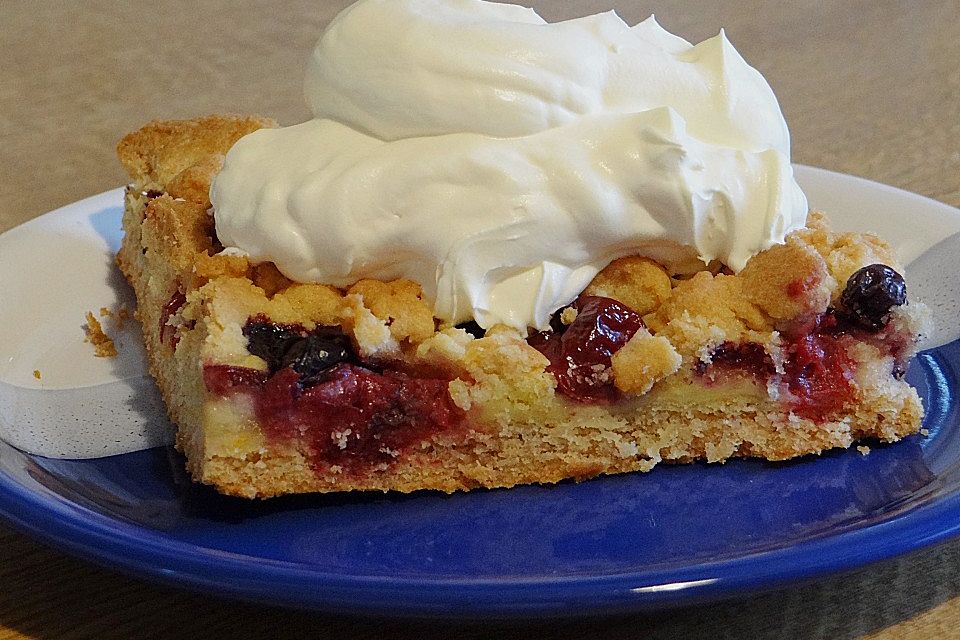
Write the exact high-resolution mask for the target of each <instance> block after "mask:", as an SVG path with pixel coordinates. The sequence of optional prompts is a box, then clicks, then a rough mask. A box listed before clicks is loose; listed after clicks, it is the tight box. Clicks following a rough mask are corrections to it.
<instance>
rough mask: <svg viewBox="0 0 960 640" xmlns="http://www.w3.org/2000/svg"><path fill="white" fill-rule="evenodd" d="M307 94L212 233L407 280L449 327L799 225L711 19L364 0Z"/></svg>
mask: <svg viewBox="0 0 960 640" xmlns="http://www.w3.org/2000/svg"><path fill="white" fill-rule="evenodd" d="M306 99H307V102H308V103H309V105H310V107H311V110H312V111H313V114H314V116H315V118H314V119H313V120H310V121H308V122H305V123H302V124H299V125H295V126H292V127H286V128H281V129H266V130H260V131H257V132H254V133H252V134H250V135H248V136H246V137H244V138H242V139H241V140H240V141H239V142H238V143H237V144H236V145H235V146H234V147H233V148H232V149H231V150H230V152H229V153H228V155H227V158H226V161H225V164H224V168H223V170H222V172H221V173H220V174H219V176H218V177H217V179H216V180H215V182H214V184H213V187H212V189H211V201H212V203H213V205H214V211H215V216H216V223H217V234H218V236H219V238H220V240H221V241H222V242H223V243H224V245H225V246H228V247H236V248H238V249H240V250H242V251H244V252H246V253H247V254H248V255H249V256H250V257H251V259H253V260H254V261H257V262H261V261H272V262H274V263H275V264H276V265H277V267H278V268H279V269H280V271H281V272H283V273H284V274H285V275H286V276H288V277H289V278H291V279H293V280H297V281H300V282H321V283H327V284H332V285H335V286H341V287H344V286H349V285H351V284H353V283H354V282H356V281H357V280H359V279H361V278H377V279H381V280H390V279H394V278H401V277H405V278H410V279H412V280H414V281H416V282H418V283H420V285H421V286H423V288H424V292H425V295H426V296H427V297H428V298H429V299H430V300H431V301H432V302H433V304H434V312H435V314H436V316H437V317H438V318H441V319H442V320H444V321H447V322H450V323H458V322H462V321H466V320H470V319H475V320H476V321H477V323H478V324H480V326H482V327H485V328H486V327H490V326H492V325H494V324H497V323H503V324H506V325H509V326H513V327H516V328H518V329H525V328H526V327H528V326H531V327H535V328H538V329H543V328H546V327H547V326H548V324H549V319H550V315H551V313H552V312H553V311H555V310H556V309H558V308H559V307H561V306H563V305H565V304H567V303H569V302H570V301H571V300H573V299H574V298H575V297H576V296H577V295H578V294H579V293H580V291H582V290H583V289H584V288H585V287H586V286H587V284H589V283H590V281H591V280H592V279H593V277H594V276H595V275H596V274H597V273H598V272H599V271H600V270H601V269H602V268H603V267H604V266H606V265H607V264H608V263H609V262H610V261H612V260H614V259H616V258H618V257H621V256H624V255H631V254H639V255H645V256H648V257H651V258H653V259H655V260H658V261H660V262H661V263H663V264H664V265H666V266H667V268H668V269H670V270H671V271H673V272H675V273H681V272H689V271H692V270H696V269H698V268H702V266H703V263H704V262H709V261H711V260H714V259H716V260H720V261H722V262H723V263H724V264H726V265H728V266H729V267H731V268H732V269H734V270H740V269H741V268H743V266H744V264H745V263H746V261H747V260H748V259H749V258H750V257H751V256H752V255H754V254H756V253H757V252H759V251H761V250H763V249H766V248H768V247H770V246H772V245H773V244H776V243H779V242H782V241H783V239H784V236H785V234H787V233H789V232H790V231H792V230H794V229H797V228H800V227H802V226H803V224H804V223H805V220H806V214H807V203H806V199H805V197H804V195H803V193H802V191H801V190H800V188H799V187H798V185H797V183H796V182H795V180H794V178H793V172H792V169H791V166H790V141H789V133H788V131H787V127H786V123H785V122H784V119H783V116H782V114H781V112H780V108H779V105H778V104H777V100H776V98H775V96H774V95H773V92H772V91H771V89H770V87H769V85H768V84H767V83H766V81H765V80H764V79H763V77H762V76H761V75H760V74H759V73H758V72H757V71H756V70H755V69H753V68H752V67H750V66H749V65H748V64H747V63H746V62H745V61H744V60H743V58H742V57H741V56H740V55H739V54H738V53H737V51H736V50H735V49H734V48H733V46H732V45H731V44H730V42H729V41H728V40H727V39H726V37H725V35H724V34H723V32H722V31H721V33H720V34H719V35H717V36H716V37H714V38H711V39H709V40H705V41H704V42H701V43H700V44H698V45H696V46H693V45H691V44H689V43H688V42H686V41H685V40H683V39H681V38H679V37H677V36H674V35H671V34H670V33H668V32H666V31H665V30H664V29H662V28H661V27H660V26H659V25H658V24H657V23H656V21H655V20H654V19H653V18H652V17H651V18H649V19H648V20H646V21H644V22H642V23H640V24H638V25H636V26H633V27H630V26H628V25H626V24H625V23H624V22H623V21H622V20H621V19H620V18H619V17H618V16H617V15H616V14H614V13H612V12H610V13H603V14H599V15H595V16H588V17H584V18H579V19H575V20H569V21H566V22H560V23H555V24H547V23H546V22H544V21H543V19H541V18H540V16H538V15H537V14H536V13H535V12H534V11H533V10H531V9H526V8H523V7H518V6H515V5H506V4H503V5H501V4H493V3H488V2H483V1H481V0H362V1H361V2H358V3H356V4H354V5H352V6H351V7H349V8H347V9H346V10H345V11H344V12H343V13H341V14H340V15H339V16H338V17H337V18H336V19H335V20H334V21H333V22H332V23H331V24H330V25H329V27H328V28H327V30H326V31H325V32H324V34H323V36H322V37H321V39H320V42H319V43H318V45H317V47H316V50H315V51H314V54H313V56H312V58H311V60H310V63H309V65H308V70H307V78H306Z"/></svg>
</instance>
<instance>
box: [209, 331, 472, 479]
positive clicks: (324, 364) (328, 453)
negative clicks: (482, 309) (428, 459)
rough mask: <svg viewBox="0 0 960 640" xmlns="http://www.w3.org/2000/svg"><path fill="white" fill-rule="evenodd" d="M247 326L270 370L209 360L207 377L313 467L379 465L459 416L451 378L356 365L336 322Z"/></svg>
mask: <svg viewBox="0 0 960 640" xmlns="http://www.w3.org/2000/svg"><path fill="white" fill-rule="evenodd" d="M244 333H245V334H246V335H247V336H248V339H249V340H250V350H251V352H254V353H257V355H261V354H262V355H261V357H264V356H266V357H264V359H265V360H267V362H268V366H269V367H270V370H269V371H256V370H254V369H249V368H245V367H233V366H226V365H207V366H205V367H204V371H203V379H204V384H205V385H206V387H207V389H208V390H209V391H210V392H211V393H213V394H216V395H221V396H224V395H230V394H233V393H245V394H248V395H249V396H250V397H251V398H252V399H253V402H254V410H255V411H256V416H257V420H258V422H259V423H260V425H261V427H262V428H263V431H264V433H265V435H267V436H268V437H271V438H274V439H277V440H280V441H284V442H287V441H290V440H296V441H298V442H299V443H300V447H301V451H303V453H304V454H305V455H306V456H307V457H308V458H309V460H310V462H311V464H312V465H313V466H314V467H315V468H316V469H317V470H318V471H323V472H329V471H330V469H331V467H335V466H336V467H340V469H341V472H354V473H363V472H366V471H369V470H371V469H375V468H378V467H379V466H381V465H384V464H389V463H390V462H393V461H394V460H395V459H396V458H398V457H399V456H401V455H402V454H403V453H404V452H406V451H409V450H410V449H412V448H413V447H414V446H416V445H418V444H420V443H421V442H423V441H424V440H426V439H428V438H430V437H431V436H434V435H437V434H439V433H444V432H449V431H452V430H453V429H454V428H456V427H457V426H459V425H460V424H461V423H462V422H463V417H464V412H463V411H462V410H461V409H460V408H459V407H457V406H456V405H455V404H454V403H453V400H452V399H451V398H450V394H449V393H448V391H447V386H448V380H446V379H442V378H420V377H414V376H410V375H407V374H406V373H401V372H397V371H384V372H383V373H378V372H376V371H373V370H371V369H369V368H367V367H365V366H362V365H360V364H355V362H357V358H356V354H355V353H354V352H353V350H352V347H349V341H348V340H346V336H345V335H344V334H343V333H342V332H341V331H340V330H339V329H337V328H334V327H318V328H317V329H316V330H314V331H311V332H307V331H305V330H303V329H302V328H300V327H295V326H286V325H271V324H270V323H269V322H268V321H266V320H265V319H263V318H256V319H252V320H251V321H250V322H248V323H247V326H246V327H244Z"/></svg>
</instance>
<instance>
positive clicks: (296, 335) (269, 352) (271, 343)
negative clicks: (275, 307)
mask: <svg viewBox="0 0 960 640" xmlns="http://www.w3.org/2000/svg"><path fill="white" fill-rule="evenodd" d="M303 333H304V332H303V330H302V329H299V328H298V327H294V326H290V325H283V324H275V323H273V322H267V321H260V320H256V319H251V320H249V321H248V322H247V324H246V325H244V327H243V335H245V336H246V337H247V351H249V352H250V353H252V354H253V355H255V356H259V357H261V358H263V359H264V360H266V362H267V366H268V367H270V371H271V372H273V371H276V370H277V369H280V368H281V367H282V366H284V365H283V360H284V356H285V355H286V353H287V351H288V350H289V349H290V347H291V346H293V345H294V344H296V343H297V342H298V341H300V340H303Z"/></svg>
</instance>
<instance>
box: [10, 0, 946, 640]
mask: <svg viewBox="0 0 960 640" xmlns="http://www.w3.org/2000/svg"><path fill="white" fill-rule="evenodd" d="M197 4H198V6H196V7H191V5H192V3H177V2H158V3H150V2H146V1H145V0H131V1H130V2H126V3H123V2H108V1H106V0H87V1H86V2H68V1H66V0H43V1H35V2H28V1H27V0H5V1H3V2H0V231H2V230H5V229H8V228H10V227H13V226H15V225H17V224H19V223H21V222H24V221H26V220H29V219H31V218H33V217H34V216H37V215H39V214H41V213H43V212H45V211H48V210H50V209H53V208H55V207H58V206H60V205H64V204H67V203H69V202H72V201H75V200H78V199H80V198H83V197H85V196H89V195H92V194H95V193H99V192H101V191H105V190H107V189H110V188H112V187H116V186H118V185H121V184H123V183H124V181H125V176H124V175H123V173H122V172H121V170H120V168H119V167H118V165H117V163H116V161H115V159H114V155H113V147H114V145H115V143H116V141H117V139H118V138H119V137H120V136H121V135H123V134H124V133H125V132H127V131H129V130H131V129H134V128H136V127H138V126H140V125H141V124H142V123H144V122H146V121H148V120H151V119H154V118H178V117H190V116H195V115H200V114H205V113H208V112H242V113H262V114H266V115H272V116H275V117H277V118H278V119H279V120H280V121H281V122H282V123H286V124H292V123H295V122H298V121H301V120H303V119H305V118H306V117H307V111H306V109H305V107H304V105H303V102H302V98H301V77H302V68H303V63H304V60H305V57H306V55H307V54H308V52H309V51H310V49H311V48H312V45H313V43H314V41H315V40H316V38H317V36H318V34H319V32H320V30H321V28H322V26H323V25H324V24H325V23H326V22H327V21H328V20H329V19H330V18H331V17H332V16H333V15H334V13H335V12H336V11H337V10H338V9H339V8H340V7H342V6H343V5H344V4H346V2H345V1H344V0H329V1H324V0H314V1H313V2H307V1H302V0H297V1H291V2H285V3H276V7H275V6H274V3H271V2H267V1H263V2H236V3H231V2H229V1H228V0H216V1H210V2H205V3H197ZM281 5H282V8H279V7H280V6H281ZM536 6H537V8H538V9H539V10H540V11H541V13H542V14H543V15H544V16H545V17H547V18H548V19H561V18H569V17H574V16H577V15H582V14H585V13H589V12H594V11H598V10H602V9H607V8H611V7H613V8H616V9H617V10H618V12H619V13H620V15H621V16H623V17H624V18H625V19H626V20H627V21H628V22H635V21H638V20H640V19H642V18H644V17H646V16H647V15H648V14H649V13H651V12H653V13H656V14H657V16H658V17H659V19H660V21H661V23H662V24H663V25H664V26H665V27H666V28H668V29H670V30H672V31H674V32H676V33H679V34H680V35H683V36H685V37H686V38H688V39H691V40H700V39H702V38H705V37H708V36H711V35H713V34H714V33H715V32H716V31H717V30H718V29H719V27H721V26H724V27H726V28H727V33H728V35H729V37H730V38H731V40H732V41H733V42H734V44H735V45H736V46H737V47H738V48H739V50H740V51H741V53H742V54H743V55H744V57H746V59H747V60H748V61H750V62H751V63H752V64H753V65H754V66H756V67H758V68H759V69H760V70H761V71H762V72H763V73H764V74H765V75H766V77H767V78H768V80H769V81H770V83H771V84H772V86H773V87H774V89H775V91H776V92H777V94H778V96H779V98H780V102H781V105H782V107H783V111H784V113H785V114H786V118H787V121H788V123H789V124H790V127H791V130H792V134H793V143H794V160H795V161H797V162H801V163H805V164H811V165H816V166H821V167H825V168H828V169H833V170H835V171H841V172H845V173H851V174H855V175H859V176H864V177H867V178H870V179H873V180H877V181H879V182H884V183H888V184H891V185H894V186H897V187H901V188H903V189H907V190H909V191H914V192H917V193H920V194H923V195H925V196H928V197H931V198H934V199H937V200H940V201H942V202H946V203H948V204H951V205H953V206H957V205H960V2H958V1H957V0H938V1H934V0H931V1H929V2H923V1H918V2H898V1H894V0H881V1H877V2H874V1H870V0H849V1H837V2H828V1H815V0H794V1H793V2H774V1H770V2H762V1H760V0H704V1H702V2H686V3H681V2H668V1H666V0H663V1H658V0H636V1H628V0H618V1H612V0H611V2H603V1H601V0H577V1H569V2H560V1H552V2H551V1H548V0H542V1H539V2H536ZM0 304H3V299H2V292H0ZM958 552H960V542H951V543H947V544H943V545H940V546H937V547H933V548H930V549H925V550H923V551H920V552H917V553H915V554H913V555H911V556H908V557H904V558H899V559H896V560H892V561H887V562H884V563H881V564H878V565H873V566H869V567H866V568H864V569H861V570H859V571H857V572H855V573H852V574H848V575H845V576H839V577H834V578H831V579H827V580H822V581H819V582H815V583H812V584H807V585H804V586H800V587H794V588H791V589H787V590H783V591H780V592H776V593H772V594H766V595H761V596H754V597H751V598H748V599H745V600H737V601H731V602H725V603H720V604H716V605H711V606H707V607H701V608H694V609H683V610H679V611H672V612H664V613H662V614H658V615H655V616H629V617H620V618H614V619H602V620H572V621H565V622H561V623H530V624H526V625H515V624H495V623H486V624H482V623H470V624H458V623H452V622H444V623H431V622H422V621H413V622H411V621H396V620H386V621H384V620H364V619H352V618H347V617H343V616H336V615H313V614H307V613H298V612H287V611H282V610H279V609H273V608H267V607H260V606H255V605H248V604H238V603H233V602H230V601H224V600H220V599H218V598H215V597H211V596H207V595H197V594H193V593H190V592H187V591H180V590H176V589H172V588H166V587H158V586H154V585H153V584H150V583H147V582H144V581H141V580H139V579H136V578H130V577H126V576H123V575H119V574H116V573H114V572H112V571H110V570H106V569H101V568H98V567H96V566H94V565H91V564H89V563H87V562H85V561H81V560H76V559H74V558H71V557H69V556H66V555H64V554H62V553H59V552H57V551H54V550H51V549H49V548H48V547H46V546H44V545H42V544H38V543H36V542H34V541H32V540H31V539H29V538H27V537H26V536H23V535H21V534H19V533H16V532H13V531H11V530H8V529H5V528H0V639H3V638H61V637H65V638H66V637H69V638H74V637H76V638H79V637H96V638H138V637H180V636H183V637H191V638H214V637H237V638H241V637H243V638H246V637H283V636H287V635H289V636H304V635H306V636H315V637H336V638H340V639H343V640H346V639H349V638H378V637H394V638H424V639H426V638H448V637H468V638H481V637H504V638H521V637H524V638H526V637H534V638H535V637H551V638H595V637H611V638H621V637H623V638H626V637H641V636H642V637H654V638H718V637H729V638H739V637H743V638H782V637H786V638H821V637H822V638H860V637H871V638H900V637H904V638H907V637H909V638H940V637H944V638H946V637H960V553H958Z"/></svg>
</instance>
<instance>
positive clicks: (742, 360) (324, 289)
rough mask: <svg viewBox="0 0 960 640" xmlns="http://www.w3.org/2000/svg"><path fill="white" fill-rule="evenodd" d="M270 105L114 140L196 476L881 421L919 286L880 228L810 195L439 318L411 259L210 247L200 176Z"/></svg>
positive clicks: (367, 478)
mask: <svg viewBox="0 0 960 640" xmlns="http://www.w3.org/2000/svg"><path fill="white" fill-rule="evenodd" d="M271 124H272V123H270V122H268V121H264V120H260V119H252V118H231V117H211V118H203V119H198V120H193V121H185V122H158V123H152V124H150V125H147V126H146V127H144V128H143V129H141V130H140V131H138V132H136V133H134V134H131V135H130V136H128V137H127V138H125V139H124V141H123V142H122V143H121V145H120V147H119V152H120V157H121V159H122V161H123V163H124V165H125V167H126V168H127V169H128V171H129V172H130V173H131V175H132V176H133V178H134V183H133V184H132V185H131V186H130V187H129V188H128V190H127V199H126V212H125V216H124V228H125V231H126V236H125V240H124V243H123V247H122V249H121V252H120V254H119V263H120V265H121V267H122V269H123V271H124V273H125V274H126V275H127V277H128V278H129V280H130V282H131V283H132V284H133V286H134V288H135V289H136V293H137V299H138V310H137V315H138V317H139V319H140V321H141V322H142V324H143V328H144V335H145V339H146V344H147V348H148V352H149V356H150V367H151V371H152V373H153V375H154V376H155V378H156V379H157V382H158V384H159V386H160V389H161V391H162V392H163V396H164V398H165V400H166V403H167V406H168V408H169V410H170V415H171V418H172V419H173V420H174V421H175V422H176V423H177V424H178V426H179V431H178V444H179V447H180V448H181V449H182V450H183V451H184V453H185V454H186V457H187V462H188V467H189V470H190V472H191V474H192V475H193V477H194V478H195V479H196V480H198V481H201V482H205V483H210V484H213V485H214V486H216V487H217V488H218V489H219V490H220V491H222V492H225V493H229V494H235V495H242V496H271V495H277V494H283V493H290V492H307V491H340V490H353V489H381V490H398V491H411V490H417V489H424V488H426V489H439V490H442V491H453V490H458V489H470V488H474V487H504V486H511V485H515V484H518V483H530V482H555V481H559V480H562V479H565V478H587V477H591V476H595V475H597V474H601V473H615V472H623V471H633V470H649V469H651V468H652V467H653V466H654V465H656V464H657V463H658V462H661V461H676V462H688V461H692V460H698V459H703V460H708V461H714V462H715V461H722V460H725V459H728V458H730V457H733V456H755V457H761V458H766V459H768V460H784V459H787V458H791V457H795V456H799V455H803V454H809V453H817V452H820V451H823V450H825V449H829V448H832V447H846V446H849V445H850V444H851V443H852V442H854V441H856V440H859V439H862V438H877V439H880V440H883V441H893V440H897V439H899V438H902V437H903V436H905V435H908V434H911V433H914V432H916V431H917V430H918V429H919V427H920V421H921V417H922V408H921V404H920V401H919V399H918V397H917V394H916V392H915V391H914V390H913V389H912V388H910V387H909V386H908V385H907V384H906V383H905V382H904V381H903V380H902V379H901V378H902V375H903V372H904V368H905V366H906V362H907V359H908V358H909V357H910V355H911V354H912V352H913V350H914V348H915V345H916V342H917V338H918V335H919V334H920V325H921V316H922V313H921V311H922V307H919V306H917V305H910V304H908V303H907V302H906V299H905V290H904V283H903V281H902V279H901V278H900V276H899V275H898V274H897V271H896V270H899V267H898V266H897V264H896V260H895V259H894V257H893V256H892V255H891V252H890V250H889V248H888V247H887V246H886V245H885V244H884V243H883V242H882V241H880V240H879V239H877V238H875V237H873V236H870V235H863V234H850V233H845V234H836V233H832V232H831V231H830V230H829V228H828V226H827V223H826V220H825V219H824V217H823V216H821V215H819V214H812V215H811V216H810V218H809V221H808V225H807V227H806V228H804V229H801V230H798V231H796V232H793V233H791V234H790V235H789V236H788V237H787V239H786V242H785V243H784V244H782V245H776V246H774V247H771V248H770V249H768V250H766V251H763V252H761V253H759V254H757V255H756V256H754V257H753V258H751V259H750V260H749V261H748V263H747V265H746V266H745V268H744V269H743V270H741V271H740V272H739V273H738V274H736V275H734V274H732V273H730V272H729V270H727V269H725V268H723V267H719V266H718V267H717V268H713V269H707V270H703V271H700V272H697V273H695V274H693V275H686V276H683V277H681V278H676V277H671V275H672V274H669V273H668V272H667V271H665V270H664V268H663V267H662V266H660V265H659V264H657V263H656V262H654V261H652V260H649V259H647V258H639V257H624V258H621V259H618V260H616V261H614V262H613V263H611V264H610V265H609V266H607V267H606V268H604V269H603V270H602V271H601V272H600V273H599V274H598V275H597V276H596V278H595V279H594V280H593V281H592V282H591V283H590V285H589V286H588V287H587V288H586V289H585V290H584V291H583V293H582V294H581V295H580V296H579V297H578V298H577V299H576V300H575V301H574V302H573V303H572V304H570V305H568V306H566V307H564V308H563V309H561V310H559V311H558V312H557V313H555V314H554V316H553V318H552V321H551V326H550V328H549V329H547V330H544V331H530V332H520V331H518V330H516V329H512V328H510V327H507V326H505V325H495V326H493V327H491V328H490V329H488V330H483V329H480V327H479V326H478V325H477V324H476V323H473V322H468V323H462V324H460V325H459V326H454V325H450V324H445V323H444V322H442V321H440V320H437V319H436V318H434V316H433V313H432V311H431V308H430V306H429V304H428V303H427V301H426V300H425V299H424V297H423V294H422V289H421V287H420V286H419V285H418V284H416V283H414V282H412V281H409V280H404V279H399V280H394V281H390V282H382V281H376V280H369V279H367V280H361V281H359V282H357V283H356V284H354V285H353V286H351V287H347V288H344V289H338V288H334V287H330V286H324V285H319V284H301V283H296V282H293V281H291V280H289V279H288V278H286V277H285V276H283V275H282V274H280V273H279V272H278V271H277V270H276V268H275V267H274V266H273V265H272V264H269V263H264V264H259V265H254V264H252V263H251V261H250V260H249V259H248V258H246V257H243V256H238V255H234V254H232V252H229V251H227V252H224V251H223V250H222V246H221V245H220V244H219V241H218V240H217V235H216V230H215V228H214V221H213V217H212V216H211V215H210V213H209V208H210V202H209V196H208V193H209V185H210V180H211V179H212V178H213V177H214V176H215V175H216V173H217V171H218V170H219V167H220V164H221V162H222V159H223V154H224V153H225V152H226V151H227V150H228V149H229V148H230V147H231V145H232V144H233V143H234V141H235V140H236V139H238V138H239V137H240V136H242V135H244V134H245V133H248V132H249V131H251V130H253V129H256V128H258V127H261V126H270V125H271Z"/></svg>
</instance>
